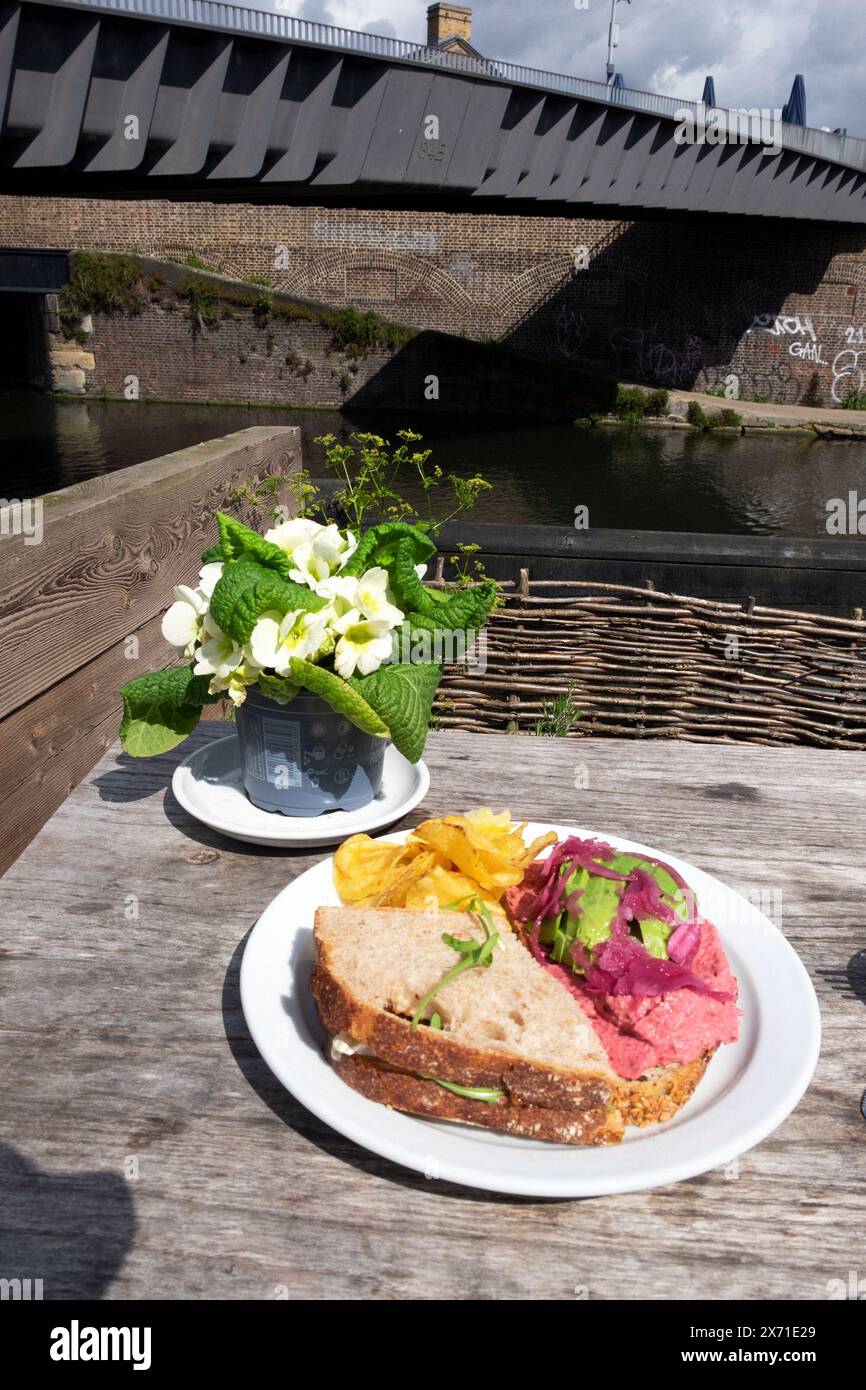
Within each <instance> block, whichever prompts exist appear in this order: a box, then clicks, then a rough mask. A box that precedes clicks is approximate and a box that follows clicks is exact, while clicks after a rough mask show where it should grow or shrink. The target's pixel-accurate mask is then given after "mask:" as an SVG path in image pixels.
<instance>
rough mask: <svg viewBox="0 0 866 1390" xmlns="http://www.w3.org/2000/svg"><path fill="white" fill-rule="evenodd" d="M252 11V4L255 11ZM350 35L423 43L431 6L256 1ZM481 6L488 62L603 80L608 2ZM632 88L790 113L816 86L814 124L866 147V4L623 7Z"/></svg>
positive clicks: (477, 19)
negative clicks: (712, 83)
mask: <svg viewBox="0 0 866 1390" xmlns="http://www.w3.org/2000/svg"><path fill="white" fill-rule="evenodd" d="M248 2H249V0H248ZM252 2H253V3H254V6H255V8H257V9H267V8H272V9H277V10H280V11H282V12H283V13H286V12H288V13H289V14H295V15H299V16H302V17H303V18H305V19H317V20H323V21H325V22H326V23H330V24H340V25H343V26H344V27H346V28H349V29H367V30H369V31H370V32H371V33H377V34H389V35H393V36H396V37H397V38H403V39H419V38H423V36H424V34H425V31H426V21H425V13H426V7H427V4H426V0H280V2H279V3H277V0H252ZM584 3H585V5H586V8H577V5H576V4H575V0H474V4H473V10H474V20H473V41H474V43H475V46H476V48H478V49H479V50H480V51H481V52H482V53H485V54H487V55H489V56H490V57H495V58H504V59H507V60H510V61H512V62H520V63H526V64H528V65H529V66H531V67H539V68H547V69H549V70H551V71H553V72H568V73H574V74H575V75H577V76H579V77H594V78H603V77H604V64H605V59H606V56H607V26H608V20H609V16H610V4H609V0H578V4H581V5H583V4H584ZM618 8H619V19H620V28H621V31H622V37H621V44H620V47H619V49H618V51H617V67H618V68H619V70H620V71H621V72H622V73H623V76H624V77H625V80H626V84H627V85H628V86H633V87H642V88H645V89H649V90H650V91H658V92H664V93H666V94H667V95H669V96H674V97H682V98H692V99H696V98H698V97H699V96H700V94H701V89H702V87H703V82H704V77H705V76H706V74H707V73H708V72H711V73H713V75H714V76H715V79H716V96H717V99H718V101H719V103H720V104H721V105H725V106H760V107H765V106H766V107H771V108H772V107H777V106H781V105H782V104H783V103H784V102H785V101H786V100H787V97H788V94H789V92H790V90H791V83H792V81H793V79H794V75H795V74H796V73H798V72H802V73H803V74H804V76H805V79H806V96H807V102H808V111H807V114H808V118H809V124H810V125H817V126H829V127H830V128H831V129H835V128H836V127H837V126H846V127H847V128H848V131H849V133H850V134H852V135H862V136H866V80H864V61H866V60H864V56H863V55H864V45H866V0H724V3H721V0H632V3H631V4H626V3H625V2H624V0H623V2H622V3H621V4H620V5H619V7H618Z"/></svg>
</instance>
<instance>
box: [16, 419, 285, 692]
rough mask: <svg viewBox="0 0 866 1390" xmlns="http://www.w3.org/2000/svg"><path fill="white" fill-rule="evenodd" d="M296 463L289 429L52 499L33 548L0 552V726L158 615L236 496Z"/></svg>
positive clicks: (256, 434)
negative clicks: (0, 721)
mask: <svg viewBox="0 0 866 1390" xmlns="http://www.w3.org/2000/svg"><path fill="white" fill-rule="evenodd" d="M299 458H300V431H299V430H298V429H297V428H296V427H293V426H279V427H278V426H272V425H267V426H265V425H260V426H256V427H254V428H252V429H249V430H240V431H238V432H237V433H236V434H232V435H227V436H225V437H224V438H222V439H212V440H208V441H207V442H206V443H203V444H196V445H194V446H193V447H192V448H189V449H181V450H179V451H178V452H177V453H175V454H168V455H166V456H165V457H164V458H160V459H152V460H150V461H148V462H147V463H140V464H136V465H135V466H133V467H131V468H127V469H123V470H122V471H121V472H118V473H109V474H105V475H103V476H101V477H98V478H91V479H90V480H89V481H88V482H85V483H80V484H78V485H76V486H75V487H71V488H65V489H64V490H63V491H61V492H56V493H49V494H48V495H47V496H46V497H45V498H44V499H43V510H44V534H43V539H42V542H41V544H38V545H25V544H24V538H23V537H21V536H18V537H15V536H6V537H4V538H3V541H2V544H0V716H3V715H5V714H8V713H9V712H10V711H11V710H14V709H17V708H18V707H19V706H20V705H23V704H25V703H26V702H27V701H28V700H31V699H32V698H33V697H34V696H35V695H38V694H39V693H40V692H41V691H43V690H44V689H45V688H46V686H47V685H48V684H49V683H51V684H54V683H56V682H57V681H59V680H61V679H62V678H63V677H64V676H67V675H69V674H71V673H72V672H73V671H75V670H76V669H77V668H78V667H79V666H81V665H82V664H83V663H85V662H87V661H90V660H92V659H93V658H94V657H95V656H98V655H99V653H100V652H104V651H106V650H107V649H108V648H109V647H111V646H112V645H113V644H114V643H115V642H118V641H121V640H122V639H123V638H124V637H126V636H127V635H128V634H129V633H130V632H134V631H136V630H137V629H138V628H140V627H141V626H142V625H143V624H144V623H145V622H147V620H148V619H149V618H152V617H153V616H154V615H155V614H156V613H158V612H160V611H162V610H163V609H164V608H165V607H166V606H167V605H168V603H169V602H170V601H171V593H172V589H173V587H174V585H175V584H178V583H185V582H189V581H190V580H191V579H193V578H194V576H195V574H196V573H197V570H198V566H199V563H200V561H199V556H200V554H201V551H202V550H203V549H204V548H205V547H206V546H208V545H210V544H212V543H213V541H214V540H215V539H216V527H215V523H214V520H213V514H214V512H215V511H216V510H217V509H218V508H220V507H225V506H226V505H227V504H228V503H229V500H230V498H231V494H232V493H233V491H234V490H235V489H236V488H237V486H238V485H239V484H241V483H244V482H249V481H251V480H254V479H260V478H263V477H265V476H267V475H279V474H288V473H289V472H290V471H291V470H292V469H294V468H296V467H298V464H299Z"/></svg>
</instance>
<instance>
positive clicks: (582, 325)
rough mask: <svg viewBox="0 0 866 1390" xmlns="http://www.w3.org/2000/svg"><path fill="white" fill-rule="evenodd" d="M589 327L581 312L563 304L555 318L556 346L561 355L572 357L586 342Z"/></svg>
mask: <svg viewBox="0 0 866 1390" xmlns="http://www.w3.org/2000/svg"><path fill="white" fill-rule="evenodd" d="M588 334H589V329H588V328H587V326H586V319H585V318H584V317H583V314H576V313H575V312H574V310H573V309H569V308H568V306H567V305H565V304H563V306H562V308H561V309H560V311H559V314H558V316H557V320H556V346H557V349H558V350H559V352H561V353H562V355H563V357H574V356H575V354H576V353H578V352H579V351H580V349H581V348H582V347H583V344H584V343H585V342H586V339H587V336H588Z"/></svg>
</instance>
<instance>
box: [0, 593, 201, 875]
mask: <svg viewBox="0 0 866 1390" xmlns="http://www.w3.org/2000/svg"><path fill="white" fill-rule="evenodd" d="M161 626H162V619H161V617H160V615H159V614H157V615H156V616H155V617H153V618H150V619H149V620H148V621H147V622H146V623H145V624H144V625H143V627H141V628H139V629H138V631H137V632H136V633H134V634H132V635H133V636H135V637H136V638H137V640H138V656H137V658H136V659H135V660H129V659H127V656H126V643H125V642H120V643H116V644H115V645H114V646H113V647H109V649H108V651H106V652H101V653H100V655H99V656H97V657H94V659H93V660H92V661H89V662H87V663H86V665H84V666H81V667H79V669H78V670H77V671H74V672H73V673H72V675H70V676H67V678H66V679H65V680H62V681H60V682H59V683H58V684H57V685H54V686H52V687H51V689H50V690H46V691H45V692H44V693H43V694H42V695H37V696H36V698H35V699H34V700H30V701H28V703H27V704H26V705H21V706H20V707H19V708H18V709H17V710H15V711H14V713H12V714H10V715H8V716H7V718H6V719H4V720H0V786H2V788H3V794H4V799H5V801H6V803H7V804H8V805H13V804H14V806H15V820H14V824H13V825H11V826H10V828H9V830H8V833H6V834H4V836H3V838H2V841H0V874H2V873H4V872H5V871H6V869H8V867H9V865H10V864H12V863H14V861H15V859H16V858H17V857H18V855H19V854H20V853H21V851H22V850H23V849H24V847H25V845H27V844H29V842H30V841H31V840H32V839H33V836H34V835H35V834H36V832H37V831H38V830H39V829H40V828H41V827H42V826H43V825H44V824H45V822H46V820H47V819H48V817H49V816H50V815H52V814H53V812H54V811H56V809H57V807H58V806H59V805H60V804H61V802H63V801H64V800H65V799H66V797H67V796H68V795H69V794H70V792H72V791H73V790H74V789H75V787H76V786H77V785H78V783H79V782H80V781H81V779H82V777H84V776H85V775H86V773H88V772H89V771H90V769H91V768H92V767H93V765H94V763H96V762H97V761H98V760H99V758H101V757H102V755H103V753H104V752H105V750H106V749H107V748H109V747H110V746H111V744H113V743H114V741H115V739H116V738H117V730H118V726H119V724H120V716H121V712H122V702H121V698H120V693H119V692H120V686H121V685H122V684H123V683H124V681H127V680H130V679H131V678H132V676H134V675H136V674H137V673H139V672H142V671H156V670H159V669H160V668H161V667H164V666H168V665H173V664H174V662H173V660H172V651H171V648H170V647H168V646H167V645H166V641H165V638H164V637H163V635H162V631H161ZM215 708H216V707H215V706H211V707H210V713H211V717H213V715H214V712H215ZM207 714H208V711H207V710H206V711H205V715H207Z"/></svg>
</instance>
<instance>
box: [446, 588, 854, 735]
mask: <svg viewBox="0 0 866 1390" xmlns="http://www.w3.org/2000/svg"><path fill="white" fill-rule="evenodd" d="M501 589H502V593H503V602H502V606H501V607H500V608H499V609H498V611H497V612H496V613H495V614H494V615H493V617H492V618H491V620H490V624H489V627H488V630H487V639H486V653H485V652H483V651H479V656H481V657H482V658H484V659H482V660H481V661H476V663H475V665H474V667H472V666H469V667H467V666H463V667H460V666H457V665H449V666H446V668H445V672H446V674H445V679H444V680H443V682H442V685H441V686H440V692H439V696H438V699H437V704H436V708H435V717H436V720H437V723H438V725H439V726H440V727H443V728H457V729H472V730H478V731H497V730H499V731H502V732H505V733H534V732H538V731H542V732H548V731H549V715H550V713H551V708H550V706H551V701H552V700H553V699H554V698H555V697H556V696H557V695H566V694H568V695H570V697H571V699H572V700H573V703H574V704H575V705H576V706H577V709H578V710H579V711H580V714H579V717H578V718H577V719H576V721H575V722H574V723H573V726H572V727H571V728H570V729H569V730H568V732H569V734H570V736H572V737H575V738H580V737H586V736H588V735H618V736H623V735H624V736H627V737H629V736H630V737H634V738H682V739H694V740H697V741H699V742H726V741H731V740H745V741H747V742H750V743H761V744H798V743H799V744H814V745H818V746H820V747H824V748H847V749H866V621H864V618H863V611H862V610H861V609H857V610H856V611H855V614H854V617H853V618H849V619H846V618H831V617H822V616H820V615H816V614H813V613H797V612H791V611H788V610H785V609H778V608H762V607H760V606H758V605H756V604H755V603H754V602H753V601H751V600H750V601H749V602H748V603H746V604H744V605H737V604H736V603H721V602H716V601H714V600H708V599H699V598H687V597H685V596H684V595H682V594H665V593H660V592H658V591H656V590H655V589H654V588H653V587H652V586H651V584H650V583H648V584H647V586H646V587H645V588H642V589H641V588H634V587H632V586H629V585H626V584H600V583H595V582H592V581H585V580H570V581H569V580H561V579H556V580H531V579H530V578H529V575H528V571H526V570H521V572H520V581H519V583H518V584H517V585H515V584H514V583H513V582H507V583H504V584H502V585H501ZM552 591H555V595H554V593H553V592H552ZM485 659H486V668H485V669H483V670H482V669H480V668H481V666H485ZM545 715H547V716H548V719H547V720H546V721H545ZM539 720H542V721H543V725H542V729H541V730H539V729H538V728H537V726H538V722H539Z"/></svg>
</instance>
